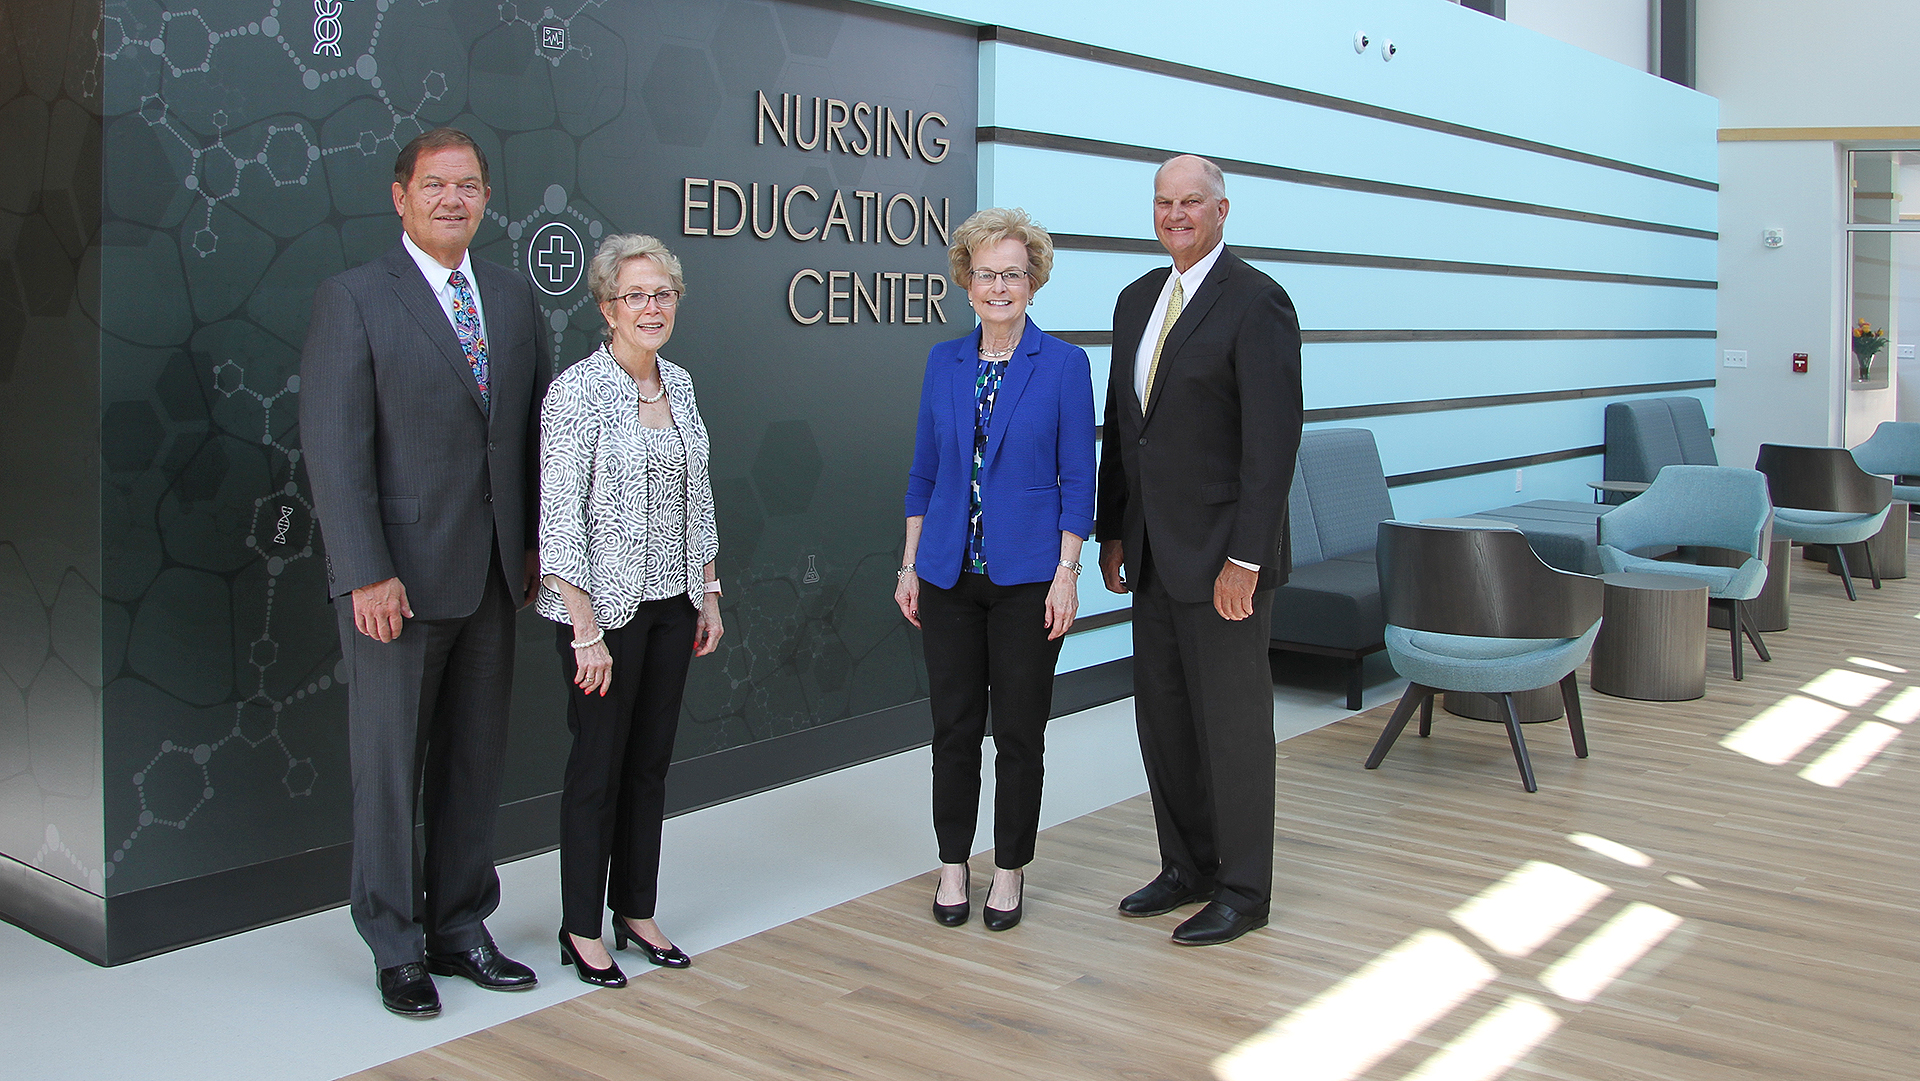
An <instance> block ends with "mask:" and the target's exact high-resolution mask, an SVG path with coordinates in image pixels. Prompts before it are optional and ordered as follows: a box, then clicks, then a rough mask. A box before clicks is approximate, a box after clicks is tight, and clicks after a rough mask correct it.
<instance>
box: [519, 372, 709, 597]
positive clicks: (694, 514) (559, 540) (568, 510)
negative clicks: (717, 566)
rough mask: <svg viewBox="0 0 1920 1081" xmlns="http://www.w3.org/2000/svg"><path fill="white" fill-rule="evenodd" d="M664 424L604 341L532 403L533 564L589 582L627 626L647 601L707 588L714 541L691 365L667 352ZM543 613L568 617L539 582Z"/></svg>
mask: <svg viewBox="0 0 1920 1081" xmlns="http://www.w3.org/2000/svg"><path fill="white" fill-rule="evenodd" d="M660 380H661V382H662V384H663V385H664V386H665V387H666V390H667V400H668V402H669V403H670V405H671V408H672V415H673V424H674V426H673V427H672V428H665V429H650V428H647V427H646V426H645V425H642V424H641V423H640V412H639V411H640V390H639V388H638V387H636V386H635V385H634V382H633V377H632V376H630V375H628V374H627V373H626V370H625V369H623V368H621V367H620V363H619V362H618V361H616V360H614V359H613V354H612V353H610V352H608V351H607V350H606V348H605V347H604V346H603V347H601V348H600V349H599V350H597V351H595V352H594V354H593V355H592V356H590V357H588V358H586V359H585V360H582V361H581V362H580V363H578V364H575V365H574V366H573V367H571V368H568V369H567V370H566V371H565V372H563V373H561V375H560V377H559V378H558V379H555V380H554V381H553V386H552V387H550V388H549V389H548V390H547V398H546V402H545V404H543V405H542V406H541V408H540V572H541V574H542V576H545V575H548V574H552V575H555V576H557V577H559V578H560V579H561V580H562V581H565V582H568V583H571V584H572V585H575V586H578V587H579V588H581V589H583V590H585V591H586V592H587V595H588V596H589V597H591V598H592V599H593V615H594V618H595V619H596V620H598V621H599V623H600V626H602V627H606V628H613V627H622V626H625V625H626V623H627V621H628V620H630V619H632V618H633V613H634V612H635V610H637V609H638V608H639V606H640V604H641V602H643V601H649V600H660V599H663V598H666V597H671V596H675V595H684V596H685V597H686V598H687V600H688V601H690V602H692V603H693V605H694V606H695V607H696V608H697V607H699V606H700V605H701V604H702V603H703V602H704V601H705V599H706V574H705V572H704V570H703V568H704V567H705V565H706V564H708V563H710V562H712V561H713V558H714V556H715V555H717V554H718V553H719V550H720V544H719V540H718V538H717V536H716V535H715V532H714V521H713V485H712V484H711V482H710V481H709V480H708V477H707V427H706V425H705V424H704V423H702V422H701V420H700V410H699V408H698V405H697V403H696V402H695V401H694V396H693V377H692V376H689V375H688V374H687V372H686V369H684V368H682V367H680V366H679V365H677V364H674V363H673V362H672V361H669V360H667V359H665V358H661V360H660ZM537 603H538V608H539V612H540V614H541V615H543V616H545V617H547V618H548V619H551V620H553V621H555V622H557V623H566V622H568V621H569V616H568V615H567V605H566V601H565V600H564V599H562V598H561V596H560V594H559V593H558V592H556V591H554V590H552V589H549V588H547V587H546V585H545V584H544V583H543V584H542V585H541V587H540V598H539V601H538V602H537Z"/></svg>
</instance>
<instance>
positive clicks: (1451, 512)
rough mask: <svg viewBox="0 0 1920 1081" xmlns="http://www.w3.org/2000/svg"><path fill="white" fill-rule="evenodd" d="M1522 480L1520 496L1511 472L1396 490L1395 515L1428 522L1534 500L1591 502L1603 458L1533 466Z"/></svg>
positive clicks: (1576, 459) (1485, 474) (1458, 478)
mask: <svg viewBox="0 0 1920 1081" xmlns="http://www.w3.org/2000/svg"><path fill="white" fill-rule="evenodd" d="M1521 478H1522V479H1521V483H1522V484H1523V485H1524V487H1523V488H1522V490H1521V491H1518V492H1516V491H1514V490H1513V471H1512V470H1510V469H1509V470H1502V471H1500V472H1498V473H1482V474H1478V475H1475V476H1470V477H1456V478H1454V479H1452V480H1442V481H1434V482H1432V483H1430V484H1410V485H1406V486H1403V487H1399V488H1395V489H1393V491H1392V492H1391V494H1392V496H1393V513H1394V516H1395V517H1397V518H1400V519H1401V520H1403V521H1414V522H1417V521H1419V520H1420V519H1422V518H1451V517H1456V516H1458V515H1462V514H1470V513H1472V512H1474V511H1477V510H1492V509H1493V508H1495V507H1507V506H1512V505H1513V504H1515V503H1525V502H1527V501H1528V500H1532V499H1570V500H1574V501H1576V502H1584V501H1591V500H1592V499H1593V490H1592V489H1590V488H1588V487H1587V482H1588V481H1590V480H1599V479H1600V459H1599V457H1598V456H1595V457H1592V458H1575V459H1573V460H1571V461H1566V462H1554V463H1552V464H1550V465H1533V466H1528V467H1527V468H1526V469H1525V470H1523V471H1522V474H1521Z"/></svg>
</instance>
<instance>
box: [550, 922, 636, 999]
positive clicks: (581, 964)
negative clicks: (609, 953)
mask: <svg viewBox="0 0 1920 1081" xmlns="http://www.w3.org/2000/svg"><path fill="white" fill-rule="evenodd" d="M560 963H561V964H563V965H572V966H573V970H574V971H575V972H576V973H579V975H580V982H581V983H590V984H593V985H594V986H595V987H625V986H626V985H627V974H626V973H624V972H622V971H620V962H618V961H615V960H613V959H612V958H608V959H607V967H605V968H594V967H593V966H592V965H589V964H587V963H586V962H585V961H582V960H581V959H580V951H579V950H576V949H574V948H573V936H572V935H570V934H568V933H567V929H566V928H564V927H562V928H561V929H560Z"/></svg>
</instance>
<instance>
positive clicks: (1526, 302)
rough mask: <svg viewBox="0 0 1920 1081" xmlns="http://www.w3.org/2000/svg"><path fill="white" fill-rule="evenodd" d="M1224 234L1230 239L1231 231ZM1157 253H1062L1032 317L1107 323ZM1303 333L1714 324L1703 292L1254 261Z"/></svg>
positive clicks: (1071, 325) (1708, 293) (1065, 325)
mask: <svg viewBox="0 0 1920 1081" xmlns="http://www.w3.org/2000/svg"><path fill="white" fill-rule="evenodd" d="M1229 241H1231V237H1230V238H1229ZM1165 265H1167V264H1166V261H1165V259H1164V257H1162V258H1155V257H1153V256H1148V255H1129V254H1114V253H1107V252H1086V251H1063V252H1060V253H1059V254H1058V255H1057V257H1056V258H1055V260H1054V271H1053V280H1051V281H1050V282H1048V283H1047V287H1046V290H1045V292H1044V293H1043V294H1042V296H1043V297H1044V299H1045V302H1046V305H1045V308H1044V309H1036V311H1035V313H1034V317H1035V318H1036V319H1041V318H1042V312H1043V311H1044V322H1043V324H1042V325H1044V326H1047V327H1049V328H1050V329H1054V330H1110V329H1112V322H1113V298H1114V297H1115V296H1117V295H1118V294H1119V292H1120V290H1121V289H1122V288H1124V287H1125V286H1126V285H1127V283H1129V282H1131V281H1133V280H1134V279H1135V278H1137V277H1139V276H1140V275H1142V274H1144V273H1146V272H1147V271H1149V270H1152V269H1153V268H1155V267H1157V266H1165ZM1254 265H1255V266H1257V267H1259V268H1260V269H1261V270H1263V271H1265V272H1266V273H1267V274H1269V275H1271V276H1272V277H1273V279H1274V280H1275V281H1277V282H1279V283H1280V284H1281V285H1282V286H1284V287H1285V288H1286V290H1287V294H1288V295H1289V296H1291V297H1292V298H1293V302H1294V305H1295V307H1296V308H1297V309H1298V310H1299V312H1300V324H1301V326H1302V327H1303V328H1305V329H1309V330H1521V329H1526V330H1712V329H1713V325H1714V294H1713V291H1712V290H1708V289H1682V288H1675V287H1669V286H1651V285H1621V284H1614V283H1608V282H1581V281H1559V280H1554V279H1547V278H1519V277H1506V276H1500V275H1489V274H1437V273H1432V272H1425V271H1412V270H1382V269H1375V268H1372V267H1344V266H1324V265H1314V264H1303V263H1271V262H1260V261H1255V262H1254Z"/></svg>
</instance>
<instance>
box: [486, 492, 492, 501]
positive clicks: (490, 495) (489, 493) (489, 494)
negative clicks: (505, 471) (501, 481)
mask: <svg viewBox="0 0 1920 1081" xmlns="http://www.w3.org/2000/svg"><path fill="white" fill-rule="evenodd" d="M487 502H489V503H491V502H493V493H492V492H488V493H487Z"/></svg>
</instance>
